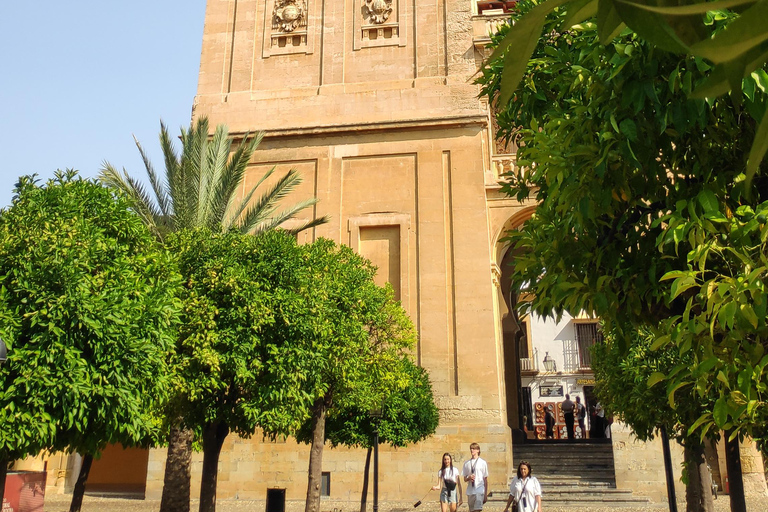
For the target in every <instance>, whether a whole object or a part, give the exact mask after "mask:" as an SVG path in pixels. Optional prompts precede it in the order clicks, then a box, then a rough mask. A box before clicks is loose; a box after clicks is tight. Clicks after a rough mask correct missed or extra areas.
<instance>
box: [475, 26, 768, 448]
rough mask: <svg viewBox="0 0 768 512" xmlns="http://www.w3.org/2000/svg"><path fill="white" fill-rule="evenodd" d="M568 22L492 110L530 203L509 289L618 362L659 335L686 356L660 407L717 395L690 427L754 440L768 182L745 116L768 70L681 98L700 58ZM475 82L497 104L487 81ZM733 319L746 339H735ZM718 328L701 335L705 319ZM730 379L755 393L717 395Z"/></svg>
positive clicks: (517, 235) (754, 113)
mask: <svg viewBox="0 0 768 512" xmlns="http://www.w3.org/2000/svg"><path fill="white" fill-rule="evenodd" d="M565 16H566V14H563V13H558V14H557V15H555V16H553V17H552V18H550V19H548V20H547V21H546V25H545V34H547V35H546V36H545V37H543V38H542V39H541V40H540V41H539V43H538V46H537V47H536V48H535V50H534V52H533V54H532V56H533V58H532V59H531V61H530V62H529V63H528V64H527V67H526V69H525V75H524V77H523V80H522V82H521V84H520V87H519V88H518V89H517V90H516V92H515V100H514V101H513V102H512V103H510V104H509V106H508V107H507V108H505V109H500V111H501V114H500V117H499V124H500V126H501V129H502V130H506V133H507V134H514V135H515V136H516V137H517V142H518V144H519V150H518V163H519V164H521V165H522V166H523V171H522V172H521V173H520V174H519V175H514V176H509V177H508V178H509V182H508V183H507V184H506V185H505V190H506V191H507V192H508V193H509V194H511V195H514V196H516V197H517V198H518V199H520V200H525V199H529V198H532V199H535V200H536V201H537V202H538V204H539V206H538V208H537V211H536V213H535V214H534V216H533V217H532V218H531V220H529V221H528V222H526V223H525V225H524V226H523V227H522V228H521V229H520V230H518V231H515V232H512V233H510V235H509V239H510V241H511V242H512V244H513V245H514V246H515V247H517V248H518V249H521V250H522V251H521V252H520V255H519V257H518V258H517V259H516V261H515V269H514V271H513V281H514V283H515V286H517V287H518V288H520V289H522V290H523V291H529V292H532V293H531V294H529V295H528V296H529V297H531V301H530V302H529V303H528V304H524V305H523V307H524V308H528V309H530V310H534V311H536V312H537V313H540V314H549V313H552V312H554V313H555V314H560V313H562V312H564V311H569V312H571V313H578V312H579V311H582V310H583V311H588V312H591V313H593V314H595V315H598V316H600V317H601V318H602V319H603V320H604V322H605V323H606V327H607V330H608V331H610V332H612V333H613V336H614V338H615V340H616V342H617V343H618V345H619V348H620V349H621V350H623V351H626V350H627V349H628V347H629V346H630V345H631V343H632V336H633V335H634V331H635V330H636V329H638V328H642V327H643V326H651V327H653V328H654V332H656V333H657V336H659V337H660V338H659V339H660V340H661V341H660V342H659V343H658V344H656V345H654V348H658V347H660V346H662V345H663V343H665V341H664V340H666V342H669V341H670V339H671V340H672V341H674V347H675V349H676V350H678V351H679V355H680V357H681V358H683V359H685V360H686V361H688V362H686V363H680V364H679V366H676V367H675V368H673V369H671V370H670V371H669V372H668V373H665V374H664V378H663V379H660V378H658V377H657V378H656V379H655V380H654V382H656V383H658V382H661V381H662V380H663V381H665V383H666V384H667V389H666V394H665V396H668V397H669V399H670V400H671V402H670V405H675V404H676V403H679V400H675V394H676V393H679V392H683V393H688V394H687V395H686V396H696V397H698V400H699V401H701V402H702V403H705V404H706V403H707V400H709V397H712V396H715V397H719V398H718V402H717V403H716V405H717V407H716V409H717V411H718V413H717V414H716V416H717V418H718V420H717V421H715V420H714V417H713V413H706V412H705V413H702V415H701V416H700V417H699V418H698V420H697V421H696V422H694V423H693V425H692V426H693V427H694V428H697V427H699V426H704V427H707V425H709V427H710V428H711V427H712V426H714V425H715V424H717V425H718V426H721V427H722V426H726V427H734V428H735V429H736V430H738V429H739V428H741V427H743V428H745V429H747V430H749V431H750V433H751V434H753V435H756V434H757V430H756V429H757V428H758V423H759V420H760V418H762V416H761V415H763V414H764V411H765V408H764V407H762V405H763V401H762V398H761V397H762V395H761V394H760V392H758V391H759V390H761V389H762V388H761V386H762V385H763V384H761V383H764V382H765V380H766V379H765V377H764V375H763V373H762V367H760V366H759V363H760V361H761V359H760V358H761V357H762V355H760V357H757V352H756V351H757V350H758V349H757V348H755V347H756V346H757V345H761V346H762V345H763V342H762V341H760V340H761V339H763V338H762V336H763V334H762V332H761V331H759V327H760V326H759V323H756V322H755V318H756V317H757V318H759V317H760V314H761V311H763V310H762V309H760V308H762V307H764V306H761V305H760V304H764V299H763V298H762V296H761V293H762V292H759V291H756V290H758V289H761V288H760V287H762V280H763V274H762V273H760V272H757V273H755V274H753V271H754V270H755V269H757V268H761V267H762V263H761V262H760V260H759V258H758V256H757V255H758V254H759V253H760V251H761V250H762V248H761V247H759V246H760V243H759V236H758V234H757V233H758V232H759V229H758V227H759V226H760V221H759V220H757V218H756V217H754V218H753V216H754V215H760V214H756V213H755V212H757V211H758V210H760V211H761V212H762V210H761V209H760V208H761V207H760V206H759V205H761V204H762V202H763V201H765V200H766V199H768V187H767V186H766V185H767V182H766V178H765V177H764V176H762V175H758V176H757V177H756V178H755V179H754V180H753V181H751V182H750V181H749V180H747V179H746V175H745V174H744V172H743V170H744V168H745V165H746V158H747V156H746V155H747V154H748V152H749V143H750V141H751V140H752V138H753V136H754V135H755V133H756V131H757V130H759V128H758V126H757V122H756V120H755V118H757V119H759V118H761V117H762V116H763V114H764V111H765V101H764V98H761V97H760V96H759V95H757V94H751V92H754V91H756V90H759V89H761V88H764V87H765V85H766V83H768V82H766V81H765V78H766V75H765V73H764V71H763V70H760V71H759V72H755V73H753V75H751V76H750V77H749V78H748V79H745V80H744V84H745V87H744V96H743V97H740V98H738V99H739V100H740V101H736V99H737V98H735V97H733V96H724V97H720V98H717V99H711V98H710V99H707V100H703V99H691V91H694V90H695V89H696V87H697V86H699V85H700V84H702V83H706V81H707V80H708V79H709V78H708V76H709V75H708V73H709V72H710V70H711V66H710V65H709V64H707V63H706V62H705V61H703V60H702V59H700V58H694V57H678V56H675V55H672V54H669V53H666V52H661V51H659V50H658V49H657V48H655V47H654V46H653V45H651V44H649V43H647V42H645V41H643V40H641V39H640V38H638V37H637V36H636V35H635V34H633V33H630V32H625V33H622V34H621V35H620V36H619V37H617V38H615V39H613V40H612V41H611V42H610V43H609V44H607V45H602V44H600V39H601V30H600V28H599V27H598V26H596V25H594V24H593V23H591V22H585V23H582V24H580V25H576V26H573V27H571V28H570V29H568V30H566V31H560V30H558V29H559V27H560V26H562V24H563V18H564V17H565ZM499 37H503V35H501V36H499ZM489 69H490V68H489ZM497 69H498V68H497ZM502 72H503V70H502ZM481 80H482V81H483V82H484V83H485V86H486V92H487V93H488V94H490V95H491V97H496V95H498V93H499V89H498V87H499V85H498V84H499V80H498V77H497V76H496V75H493V74H488V75H487V76H486V75H484V76H483V77H482V79H481ZM746 84H751V85H746ZM750 91H751V92H750ZM504 116H506V117H504ZM745 215H747V216H748V217H749V220H745V219H746V217H745ZM760 218H762V217H760ZM747 226H749V227H747ZM713 244H714V245H713ZM713 247H717V248H718V250H713ZM747 262H749V263H747ZM701 265H704V266H701ZM694 269H696V271H697V272H702V274H697V275H695V276H694V275H693V274H692V272H694ZM663 276H667V277H669V278H670V279H667V280H662V277H663ZM717 276H720V277H717ZM750 276H752V277H750ZM711 279H714V280H715V281H714V284H712V282H710V280H711ZM729 279H730V280H731V281H728V280H729ZM746 282H749V283H752V284H753V285H754V286H753V287H752V288H745V287H744V283H746ZM726 283H730V284H729V285H728V286H732V288H728V286H726ZM705 284H706V287H705V288H704V289H703V291H702V289H701V286H704V285H705ZM737 284H738V286H737ZM713 290H715V291H717V290H721V291H722V294H723V295H719V294H717V295H714V294H713ZM728 290H732V291H728ZM712 297H717V300H720V303H719V304H721V305H720V306H717V305H716V304H715V303H714V302H712V301H711V300H710V299H711V298H712ZM731 313H732V314H731ZM713 315H714V316H713ZM739 315H744V319H746V320H744V321H745V322H746V323H743V324H739V325H743V326H745V327H744V328H745V329H746V330H742V331H741V332H738V333H737V332H735V329H734V326H735V325H736V319H737V317H739V318H740V316H739ZM729 318H730V319H731V321H730V322H727V321H725V322H724V323H718V324H717V326H718V327H719V329H711V326H712V323H713V319H715V320H717V322H721V321H724V320H726V319H729ZM668 332H671V333H672V334H671V335H670V336H667V337H665V335H666V334H667V333H668ZM730 332H733V333H734V334H733V336H731V335H730V334H729V333H730ZM737 338H738V340H737ZM689 359H690V361H689ZM705 361H706V363H705V364H704V362H705ZM728 365H731V366H728ZM727 366H728V367H729V369H728V370H727V371H726V370H723V377H722V379H714V378H713V376H716V375H720V373H719V372H720V371H721V369H723V368H725V367H727ZM745 372H746V373H745ZM659 373H663V372H659ZM739 375H741V376H742V377H741V381H740V382H742V383H746V382H747V381H749V382H750V383H753V384H754V387H753V388H750V393H749V394H748V395H745V396H748V397H750V398H749V399H747V400H746V401H745V400H744V399H742V398H741V397H740V396H739V395H735V396H736V398H735V399H734V398H733V396H732V395H733V393H732V389H731V387H732V386H733V384H726V381H727V382H731V383H734V382H738V381H739V380H738V379H739ZM747 375H750V376H751V377H750V379H747V380H745V379H746V378H747ZM744 385H745V386H747V384H744ZM750 385H752V384H750ZM684 387H685V389H683V388H684ZM745 389H746V388H745ZM740 392H741V391H740ZM729 400H730V402H729ZM750 400H752V401H751V402H750ZM722 404H731V405H729V406H728V407H727V408H726V407H725V406H724V405H722ZM750 404H751V405H750ZM713 407H714V406H713ZM724 411H725V412H724ZM728 418H730V420H732V421H729V420H728ZM763 423H764V422H763ZM750 429H751V430H750ZM708 432H709V430H708V429H707V428H704V429H703V430H702V435H707V433H708ZM758 437H759V436H758Z"/></svg>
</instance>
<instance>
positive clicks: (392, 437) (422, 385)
mask: <svg viewBox="0 0 768 512" xmlns="http://www.w3.org/2000/svg"><path fill="white" fill-rule="evenodd" d="M379 391H380V395H381V396H382V397H383V399H382V402H381V404H380V408H381V417H380V418H376V417H374V416H372V413H371V411H370V410H365V409H361V408H360V407H359V406H357V405H356V404H351V405H350V406H349V407H347V408H344V409H334V410H332V411H330V412H329V414H328V416H327V418H326V425H325V439H326V441H328V442H330V444H331V446H332V447H336V446H339V445H343V446H347V447H363V448H367V449H368V450H367V453H366V457H365V472H364V477H363V492H362V496H361V502H360V510H361V512H365V509H366V501H367V495H368V477H369V473H370V463H371V449H372V443H373V439H374V432H377V433H378V438H379V442H380V443H385V444H389V445H390V446H394V447H404V446H407V445H409V444H412V443H418V442H419V441H422V440H424V439H426V438H427V437H429V436H431V435H432V434H434V433H435V430H436V429H437V426H438V421H439V412H438V409H437V406H436V405H435V401H434V396H433V394H432V384H431V383H430V381H429V374H428V373H427V371H426V370H425V369H424V368H421V367H419V366H418V365H416V363H414V362H413V360H412V359H411V357H410V356H409V355H406V356H403V357H402V358H401V360H400V363H399V364H398V365H397V366H396V367H395V368H394V370H393V371H392V372H391V373H390V374H388V375H387V378H386V379H385V382H382V383H381V384H380V385H379ZM296 439H297V440H298V441H299V442H302V443H310V442H311V440H312V424H311V422H310V421H307V422H305V423H304V425H302V428H301V430H300V431H299V432H298V433H297V435H296Z"/></svg>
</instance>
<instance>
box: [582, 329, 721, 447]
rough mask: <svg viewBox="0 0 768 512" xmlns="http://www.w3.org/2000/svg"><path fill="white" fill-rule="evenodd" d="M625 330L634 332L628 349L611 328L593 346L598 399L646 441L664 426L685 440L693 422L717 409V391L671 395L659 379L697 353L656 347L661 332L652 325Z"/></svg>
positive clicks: (609, 411)
mask: <svg viewBox="0 0 768 512" xmlns="http://www.w3.org/2000/svg"><path fill="white" fill-rule="evenodd" d="M625 330H626V331H631V332H632V334H631V341H630V344H629V347H628V349H627V350H622V349H621V348H620V344H619V343H617V340H616V337H615V336H614V335H613V333H611V332H605V342H604V343H599V344H596V345H595V346H594V347H593V349H592V350H593V352H592V354H593V358H592V361H593V363H592V367H593V370H594V372H595V379H596V382H597V387H596V392H597V396H598V399H599V400H600V402H601V403H602V404H605V405H604V408H605V411H606V413H607V414H608V415H612V416H616V417H618V418H620V419H621V421H622V422H624V423H625V424H627V425H628V426H629V427H630V428H631V429H632V432H633V434H634V435H635V436H636V437H637V438H638V439H640V440H642V441H646V440H648V439H653V437H654V436H655V435H656V433H657V430H658V429H659V428H660V427H662V426H663V427H665V428H666V430H667V432H668V434H669V435H670V437H676V438H679V439H680V440H681V441H683V442H685V439H686V438H687V437H688V435H689V428H690V427H691V426H692V425H694V423H695V422H696V420H698V419H699V417H700V416H701V415H702V414H705V413H706V412H707V411H711V410H712V407H713V405H714V402H715V400H714V397H710V396H709V395H706V394H704V395H703V396H699V395H698V394H696V393H695V392H694V391H693V390H692V389H688V390H683V391H679V392H678V393H677V395H675V394H671V395H669V394H667V393H666V392H665V390H664V389H661V388H662V386H656V385H655V384H656V383H657V382H659V380H660V379H661V378H663V377H664V376H665V375H667V374H669V373H671V372H673V371H674V370H675V369H677V368H679V367H682V366H686V365H690V364H691V363H692V362H693V360H694V358H693V357H692V354H690V353H685V354H680V352H679V351H678V350H677V349H676V348H675V347H672V346H669V347H666V348H665V349H662V350H659V349H654V348H653V347H652V345H653V343H654V342H655V340H656V335H655V333H654V332H653V331H652V330H650V329H648V328H640V329H631V328H627V329H625ZM620 335H622V334H620ZM670 400H673V401H672V402H670Z"/></svg>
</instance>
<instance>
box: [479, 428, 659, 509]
mask: <svg viewBox="0 0 768 512" xmlns="http://www.w3.org/2000/svg"><path fill="white" fill-rule="evenodd" d="M512 453H513V456H514V466H515V468H517V465H518V464H519V463H520V461H523V460H525V461H528V462H529V463H530V464H531V467H532V470H533V475H534V476H536V478H538V479H539V482H541V487H542V493H543V495H544V499H545V500H546V503H547V505H548V506H556V507H597V506H603V507H605V506H611V507H617V508H620V507H638V506H644V505H647V504H648V503H649V500H648V498H644V497H641V496H634V495H633V494H632V491H631V490H624V489H616V474H615V470H614V465H613V446H612V445H611V443H610V441H607V440H600V441H597V440H577V441H573V442H565V441H536V442H528V443H522V444H520V443H515V444H514V446H513V451H512ZM491 499H492V500H493V501H501V500H502V499H503V500H506V499H507V494H506V493H504V492H495V493H494V495H493V496H492V497H491Z"/></svg>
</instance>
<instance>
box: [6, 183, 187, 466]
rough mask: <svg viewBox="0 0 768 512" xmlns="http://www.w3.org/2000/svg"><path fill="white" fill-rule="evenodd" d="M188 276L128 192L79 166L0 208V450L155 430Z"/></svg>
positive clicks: (138, 439)
mask: <svg viewBox="0 0 768 512" xmlns="http://www.w3.org/2000/svg"><path fill="white" fill-rule="evenodd" d="M179 283H180V279H179V276H178V274H177V272H176V271H175V266H174V264H173V262H172V260H171V259H170V258H169V257H168V255H167V254H166V253H164V252H163V251H162V250H161V249H160V248H159V247H158V246H157V244H156V242H155V239H154V238H153V237H152V236H151V234H150V233H149V231H148V230H147V229H146V227H145V226H144V225H143V224H142V222H141V221H140V219H139V218H138V217H136V216H135V215H134V214H133V213H131V212H130V211H129V209H128V204H127V203H126V201H125V200H124V199H121V198H119V197H115V195H114V193H113V192H112V191H111V190H109V189H107V188H105V187H103V186H101V185H99V184H97V183H94V182H91V181H87V180H83V179H80V178H79V177H78V176H77V174H76V173H75V172H73V171H66V172H62V171H59V172H57V173H56V176H55V178H53V179H52V180H50V181H48V182H47V183H45V184H43V185H40V184H38V183H37V182H36V180H35V179H34V177H23V178H21V179H20V181H19V184H18V185H17V188H16V190H15V196H14V199H13V203H12V204H11V206H10V207H9V208H7V209H5V210H3V211H2V212H0V325H2V337H3V339H4V341H5V342H6V343H7V345H8V361H7V362H6V364H5V365H4V366H3V367H2V368H0V425H3V428H2V429H0V458H3V459H14V458H21V457H24V456H26V455H29V454H34V453H37V452H38V451H40V450H64V449H66V450H76V451H78V452H80V453H87V454H95V455H98V453H99V451H100V450H101V449H103V447H104V446H105V445H106V444H108V443H117V442H119V443H122V444H123V445H124V446H131V445H137V444H144V443H148V442H152V441H153V439H154V438H155V437H156V435H157V434H158V429H159V426H160V421H159V419H158V418H157V416H155V414H154V413H155V411H156V409H157V406H158V404H159V403H162V402H163V401H164V400H165V398H166V394H167V387H168V378H167V375H168V368H167V364H166V354H167V352H168V351H169V350H171V349H172V347H173V339H174V332H173V327H174V326H175V324H176V319H177V317H178V309H179V308H178V303H177V300H176V298H175V294H176V290H177V287H178V286H179Z"/></svg>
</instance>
